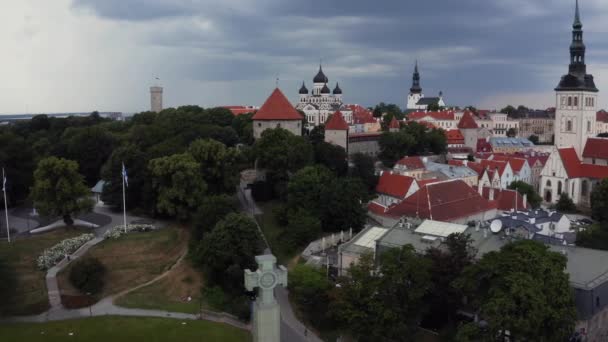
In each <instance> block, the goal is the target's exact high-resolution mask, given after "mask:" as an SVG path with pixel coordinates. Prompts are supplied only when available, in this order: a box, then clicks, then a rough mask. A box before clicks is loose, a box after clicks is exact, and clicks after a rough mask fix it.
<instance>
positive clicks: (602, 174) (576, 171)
mask: <svg viewBox="0 0 608 342" xmlns="http://www.w3.org/2000/svg"><path fill="white" fill-rule="evenodd" d="M558 152H559V156H560V158H561V159H562V163H563V164H564V168H565V169H566V173H568V178H582V177H585V178H596V179H602V178H608V166H604V165H593V164H583V163H581V161H580V159H578V155H577V154H576V150H574V147H568V148H561V149H559V150H558Z"/></svg>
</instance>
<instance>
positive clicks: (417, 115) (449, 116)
mask: <svg viewBox="0 0 608 342" xmlns="http://www.w3.org/2000/svg"><path fill="white" fill-rule="evenodd" d="M427 116H430V117H432V118H433V119H435V120H441V121H445V120H454V112H453V111H451V110H448V111H441V112H412V113H409V114H408V115H407V119H408V120H413V121H418V120H420V119H423V118H425V117H427Z"/></svg>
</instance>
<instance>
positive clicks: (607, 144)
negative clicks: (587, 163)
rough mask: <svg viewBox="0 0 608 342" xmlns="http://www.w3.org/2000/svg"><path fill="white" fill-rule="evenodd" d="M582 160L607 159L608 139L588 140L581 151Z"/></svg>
mask: <svg viewBox="0 0 608 342" xmlns="http://www.w3.org/2000/svg"><path fill="white" fill-rule="evenodd" d="M583 157H584V158H597V159H608V139H602V138H589V139H587V143H586V144H585V149H584V150H583Z"/></svg>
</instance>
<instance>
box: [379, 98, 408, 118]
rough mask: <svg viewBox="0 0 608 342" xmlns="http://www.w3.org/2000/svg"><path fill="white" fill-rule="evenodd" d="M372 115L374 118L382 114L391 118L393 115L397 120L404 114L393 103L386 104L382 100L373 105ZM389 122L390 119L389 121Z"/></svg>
mask: <svg viewBox="0 0 608 342" xmlns="http://www.w3.org/2000/svg"><path fill="white" fill-rule="evenodd" d="M373 115H374V117H376V118H379V117H381V116H382V115H387V116H388V115H390V116H391V118H392V117H393V116H394V117H396V118H397V120H402V119H403V117H404V115H403V112H402V111H401V109H400V108H399V106H397V105H396V104H394V103H389V104H386V103H384V102H380V103H379V104H378V105H376V107H374V110H373ZM389 122H390V121H389Z"/></svg>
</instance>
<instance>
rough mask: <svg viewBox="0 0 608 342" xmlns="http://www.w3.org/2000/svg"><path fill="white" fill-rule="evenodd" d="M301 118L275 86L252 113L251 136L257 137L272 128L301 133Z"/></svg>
mask: <svg viewBox="0 0 608 342" xmlns="http://www.w3.org/2000/svg"><path fill="white" fill-rule="evenodd" d="M303 119H304V118H303V117H302V115H301V114H300V113H298V111H297V110H296V109H295V108H294V107H293V106H292V105H291V103H290V102H289V100H288V99H287V97H285V95H284V94H283V92H281V90H280V89H279V88H275V90H274V91H273V92H272V94H270V97H268V99H266V102H264V104H263V105H262V107H260V109H259V110H258V111H257V112H256V113H255V114H254V115H253V137H254V138H255V139H259V138H260V137H261V136H262V132H264V131H265V130H267V129H272V128H283V129H286V130H288V131H290V132H291V133H293V134H295V135H302V120H303Z"/></svg>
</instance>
